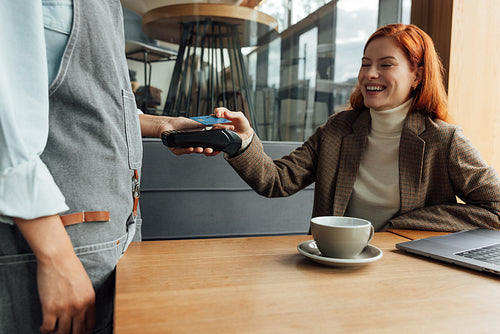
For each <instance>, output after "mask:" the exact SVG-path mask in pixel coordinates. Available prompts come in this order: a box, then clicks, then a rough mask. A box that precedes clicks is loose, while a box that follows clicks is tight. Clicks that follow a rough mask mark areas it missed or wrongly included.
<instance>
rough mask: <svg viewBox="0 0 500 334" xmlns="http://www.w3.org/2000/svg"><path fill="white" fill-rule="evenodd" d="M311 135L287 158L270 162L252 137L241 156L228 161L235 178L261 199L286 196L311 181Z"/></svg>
mask: <svg viewBox="0 0 500 334" xmlns="http://www.w3.org/2000/svg"><path fill="white" fill-rule="evenodd" d="M314 140H315V139H314V135H313V136H312V138H309V139H308V141H307V142H305V143H304V144H303V145H302V146H300V147H298V148H297V149H296V150H295V151H293V152H292V153H290V154H289V155H287V156H285V157H283V158H281V159H276V160H272V159H271V158H270V157H269V156H268V155H267V154H266V153H265V152H264V149H263V146H262V142H261V141H260V139H259V138H258V137H257V136H254V137H253V140H252V142H251V143H250V145H249V146H248V147H247V148H246V149H245V151H243V152H242V153H241V154H238V155H236V156H235V157H231V158H228V159H227V160H228V162H229V164H230V165H231V166H232V167H233V169H234V170H235V171H236V172H237V173H238V175H239V176H240V177H241V178H242V179H243V180H244V181H245V182H246V183H247V184H248V185H249V186H250V187H251V188H252V189H253V190H254V191H255V192H257V193H258V194H260V195H262V196H265V197H286V196H290V195H292V194H294V193H296V192H297V191H299V190H301V189H303V188H305V187H307V186H308V185H310V184H311V183H313V182H314V174H315V160H316V152H315V151H314V149H313V148H312V144H311V142H313V141H314Z"/></svg>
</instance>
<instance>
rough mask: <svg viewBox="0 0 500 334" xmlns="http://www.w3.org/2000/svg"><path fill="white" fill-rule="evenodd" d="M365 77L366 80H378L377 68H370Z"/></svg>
mask: <svg viewBox="0 0 500 334" xmlns="http://www.w3.org/2000/svg"><path fill="white" fill-rule="evenodd" d="M366 75H367V76H368V79H374V78H378V71H377V68H376V67H375V66H370V67H369V68H368V72H367V73H366Z"/></svg>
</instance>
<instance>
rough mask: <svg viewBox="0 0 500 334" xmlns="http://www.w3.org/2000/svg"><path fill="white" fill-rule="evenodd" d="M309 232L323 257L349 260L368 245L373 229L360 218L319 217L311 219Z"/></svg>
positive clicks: (367, 222) (366, 221)
mask: <svg viewBox="0 0 500 334" xmlns="http://www.w3.org/2000/svg"><path fill="white" fill-rule="evenodd" d="M311 232H312V235H313V238H314V241H316V246H318V249H319V251H320V252H321V254H322V255H323V256H326V257H332V258H339V259H350V258H354V257H356V256H357V255H359V254H360V253H361V252H362V251H363V249H364V248H365V247H366V246H367V245H368V244H369V243H370V241H371V240H372V238H373V233H374V229H373V225H372V224H371V223H370V222H369V221H368V220H365V219H361V218H354V217H343V216H321V217H314V218H312V219H311Z"/></svg>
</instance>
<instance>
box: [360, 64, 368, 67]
mask: <svg viewBox="0 0 500 334" xmlns="http://www.w3.org/2000/svg"><path fill="white" fill-rule="evenodd" d="M361 67H370V64H361Z"/></svg>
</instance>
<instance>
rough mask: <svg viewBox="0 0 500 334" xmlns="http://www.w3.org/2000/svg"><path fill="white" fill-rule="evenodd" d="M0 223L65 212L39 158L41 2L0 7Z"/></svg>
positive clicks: (44, 91) (45, 109) (43, 117)
mask: <svg viewBox="0 0 500 334" xmlns="http://www.w3.org/2000/svg"><path fill="white" fill-rule="evenodd" d="M0 31H1V32H2V33H1V34H0V45H2V50H3V51H2V52H0V222H4V223H11V224H12V223H13V221H12V219H11V218H9V217H19V218H24V219H32V218H37V217H41V216H46V215H51V214H57V213H60V212H63V211H66V210H68V207H67V205H66V203H65V200H64V196H63V195H62V193H61V191H60V189H59V188H58V187H57V185H56V184H55V182H54V179H53V178H52V175H51V174H50V172H49V170H48V169H47V167H46V165H45V164H44V163H43V162H42V161H41V159H40V154H41V153H42V152H43V150H44V148H45V145H46V143H47V136H48V129H49V128H48V127H49V124H48V120H49V117H48V114H49V101H48V74H47V60H46V53H45V39H44V29H43V19H42V2H41V1H1V2H0Z"/></svg>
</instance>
